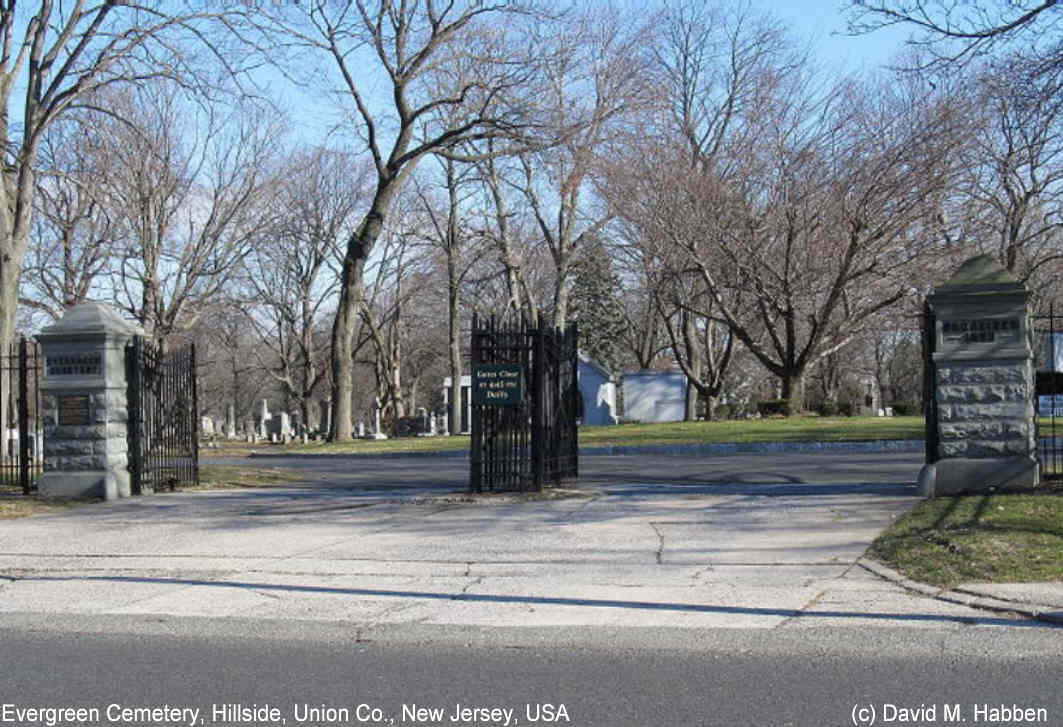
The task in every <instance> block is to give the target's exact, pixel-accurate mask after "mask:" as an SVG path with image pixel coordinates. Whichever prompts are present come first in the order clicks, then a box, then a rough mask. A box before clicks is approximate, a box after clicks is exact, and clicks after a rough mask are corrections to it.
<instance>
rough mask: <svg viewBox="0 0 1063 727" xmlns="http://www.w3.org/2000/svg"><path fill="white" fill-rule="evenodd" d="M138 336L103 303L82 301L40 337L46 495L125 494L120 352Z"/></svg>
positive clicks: (127, 482) (124, 418)
mask: <svg viewBox="0 0 1063 727" xmlns="http://www.w3.org/2000/svg"><path fill="white" fill-rule="evenodd" d="M142 334H143V331H142V330H141V329H140V328H139V327H137V326H135V325H133V324H131V323H128V322H126V321H124V320H123V319H122V317H121V316H120V315H119V314H118V312H117V311H116V310H115V309H114V308H112V307H111V306H109V305H106V304H105V303H82V304H80V305H76V306H74V307H73V308H71V309H70V310H68V311H67V312H66V315H64V316H63V317H62V319H60V320H59V321H58V322H56V323H55V324H54V325H51V326H48V327H47V328H45V329H44V330H42V331H41V332H40V334H38V336H37V340H38V341H40V343H41V349H42V355H43V356H44V360H45V364H44V376H43V378H42V379H41V409H42V417H43V424H44V473H43V474H42V475H41V479H40V492H41V494H42V495H44V496H46V497H82V496H93V497H105V498H107V499H109V500H110V499H113V498H117V497H127V496H128V495H129V494H130V479H129V469H128V464H129V458H128V444H127V440H126V422H127V421H128V410H127V402H126V363H125V347H126V344H127V343H128V342H129V340H130V339H131V338H132V337H133V336H135V335H142Z"/></svg>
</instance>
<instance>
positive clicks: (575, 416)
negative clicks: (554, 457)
mask: <svg viewBox="0 0 1063 727" xmlns="http://www.w3.org/2000/svg"><path fill="white" fill-rule="evenodd" d="M570 325H571V326H572V330H571V338H570V339H569V343H570V346H569V349H568V352H567V353H568V355H569V357H571V359H572V392H571V393H570V398H571V399H572V401H571V402H570V403H569V406H570V407H572V411H571V412H570V413H569V422H570V424H569V426H571V427H572V429H571V431H570V435H569V441H570V447H571V451H570V454H571V459H570V460H569V462H570V463H571V468H570V470H569V474H570V475H571V476H572V477H579V420H580V418H581V411H580V410H581V409H582V408H583V394H582V392H581V391H580V388H579V324H578V323H572V324H570Z"/></svg>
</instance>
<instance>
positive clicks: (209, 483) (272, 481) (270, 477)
mask: <svg viewBox="0 0 1063 727" xmlns="http://www.w3.org/2000/svg"><path fill="white" fill-rule="evenodd" d="M305 479H306V477H305V476H304V475H301V474H299V473H298V472H292V471H288V470H279V469H269V468H265V467H218V466H213V465H206V466H203V467H200V470H199V486H198V487H182V488H180V490H191V491H193V492H194V491H197V490H223V489H233V488H237V487H268V486H270V485H284V484H287V483H289V482H292V481H299V480H305ZM95 502H101V500H100V498H98V497H84V498H63V499H53V498H44V497H41V496H40V495H36V494H34V495H23V494H22V489H21V488H19V487H15V486H8V485H2V484H0V520H4V519H11V518H16V517H27V516H29V515H41V514H45V513H50V512H60V511H61V510H66V509H67V508H71V507H77V506H79V505H89V504H92V503H95Z"/></svg>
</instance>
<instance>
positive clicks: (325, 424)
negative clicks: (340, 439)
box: [318, 399, 332, 434]
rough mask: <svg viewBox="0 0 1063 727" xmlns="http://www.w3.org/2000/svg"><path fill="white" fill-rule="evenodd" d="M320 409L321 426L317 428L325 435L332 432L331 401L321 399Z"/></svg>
mask: <svg viewBox="0 0 1063 727" xmlns="http://www.w3.org/2000/svg"><path fill="white" fill-rule="evenodd" d="M320 408H321V426H320V427H318V428H319V429H320V430H321V431H322V432H324V433H325V434H328V433H329V432H330V431H332V399H322V400H321V405H320Z"/></svg>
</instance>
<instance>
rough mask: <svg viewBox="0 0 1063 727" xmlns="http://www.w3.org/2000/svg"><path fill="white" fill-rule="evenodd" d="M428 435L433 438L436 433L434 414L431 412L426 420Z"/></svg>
mask: <svg viewBox="0 0 1063 727" xmlns="http://www.w3.org/2000/svg"><path fill="white" fill-rule="evenodd" d="M428 433H429V434H431V435H432V436H433V437H434V436H435V435H436V434H437V433H438V432H436V413H435V412H432V415H431V416H430V417H429V418H428Z"/></svg>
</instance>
